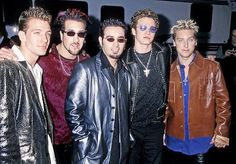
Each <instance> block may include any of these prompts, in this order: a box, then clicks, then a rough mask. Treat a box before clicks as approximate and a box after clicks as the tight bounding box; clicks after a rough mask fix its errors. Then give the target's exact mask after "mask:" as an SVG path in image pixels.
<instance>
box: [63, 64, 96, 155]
mask: <svg viewBox="0 0 236 164" xmlns="http://www.w3.org/2000/svg"><path fill="white" fill-rule="evenodd" d="M88 85H89V82H88V80H87V76H86V72H85V70H84V69H83V67H82V66H81V65H80V64H77V65H76V66H75V68H74V70H73V73H72V75H71V78H70V81H69V84H68V88H67V97H66V120H67V122H68V124H69V127H70V129H71V131H72V138H73V140H74V142H75V144H76V149H77V150H76V151H77V155H78V159H82V158H84V157H85V156H86V155H87V154H88V152H89V151H90V147H91V145H92V143H91V139H92V137H91V136H90V132H89V130H88V125H87V122H88V118H86V115H85V114H84V113H85V110H86V105H87V96H88V93H87V89H88Z"/></svg>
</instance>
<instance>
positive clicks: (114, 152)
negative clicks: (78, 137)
mask: <svg viewBox="0 0 236 164" xmlns="http://www.w3.org/2000/svg"><path fill="white" fill-rule="evenodd" d="M101 62H102V68H103V69H104V68H108V73H109V76H110V77H109V78H110V79H111V81H112V86H113V87H114V88H115V90H116V91H117V89H118V84H117V81H118V79H117V75H118V72H119V70H120V69H121V62H120V61H119V60H118V63H117V69H116V70H115V71H114V68H113V67H112V66H111V64H110V63H109V61H108V59H107V57H106V56H105V55H104V54H102V55H101ZM116 93H117V92H116ZM117 109H118V108H117ZM113 121H115V125H114V131H113V140H112V148H111V157H110V164H114V163H117V162H118V161H119V157H120V154H119V152H120V151H119V147H120V146H119V118H118V110H116V111H115V119H114V120H113Z"/></svg>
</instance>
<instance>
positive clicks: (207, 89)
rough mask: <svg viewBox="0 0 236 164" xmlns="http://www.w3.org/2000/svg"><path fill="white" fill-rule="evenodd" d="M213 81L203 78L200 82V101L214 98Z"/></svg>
mask: <svg viewBox="0 0 236 164" xmlns="http://www.w3.org/2000/svg"><path fill="white" fill-rule="evenodd" d="M212 88H213V80H212V79H211V78H201V79H200V82H199V99H200V100H208V99H210V98H211V97H212Z"/></svg>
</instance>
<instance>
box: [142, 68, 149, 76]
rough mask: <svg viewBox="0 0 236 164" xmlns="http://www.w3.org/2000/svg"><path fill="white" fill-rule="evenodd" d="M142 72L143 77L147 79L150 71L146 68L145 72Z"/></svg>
mask: <svg viewBox="0 0 236 164" xmlns="http://www.w3.org/2000/svg"><path fill="white" fill-rule="evenodd" d="M143 72H144V74H145V76H146V77H148V75H149V73H150V69H147V68H146V69H145V70H143Z"/></svg>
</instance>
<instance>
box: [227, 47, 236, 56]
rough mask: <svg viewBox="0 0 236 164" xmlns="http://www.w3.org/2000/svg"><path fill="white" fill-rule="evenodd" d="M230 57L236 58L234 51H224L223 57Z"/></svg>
mask: <svg viewBox="0 0 236 164" xmlns="http://www.w3.org/2000/svg"><path fill="white" fill-rule="evenodd" d="M231 55H233V56H236V50H234V49H233V50H227V51H225V56H231Z"/></svg>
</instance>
